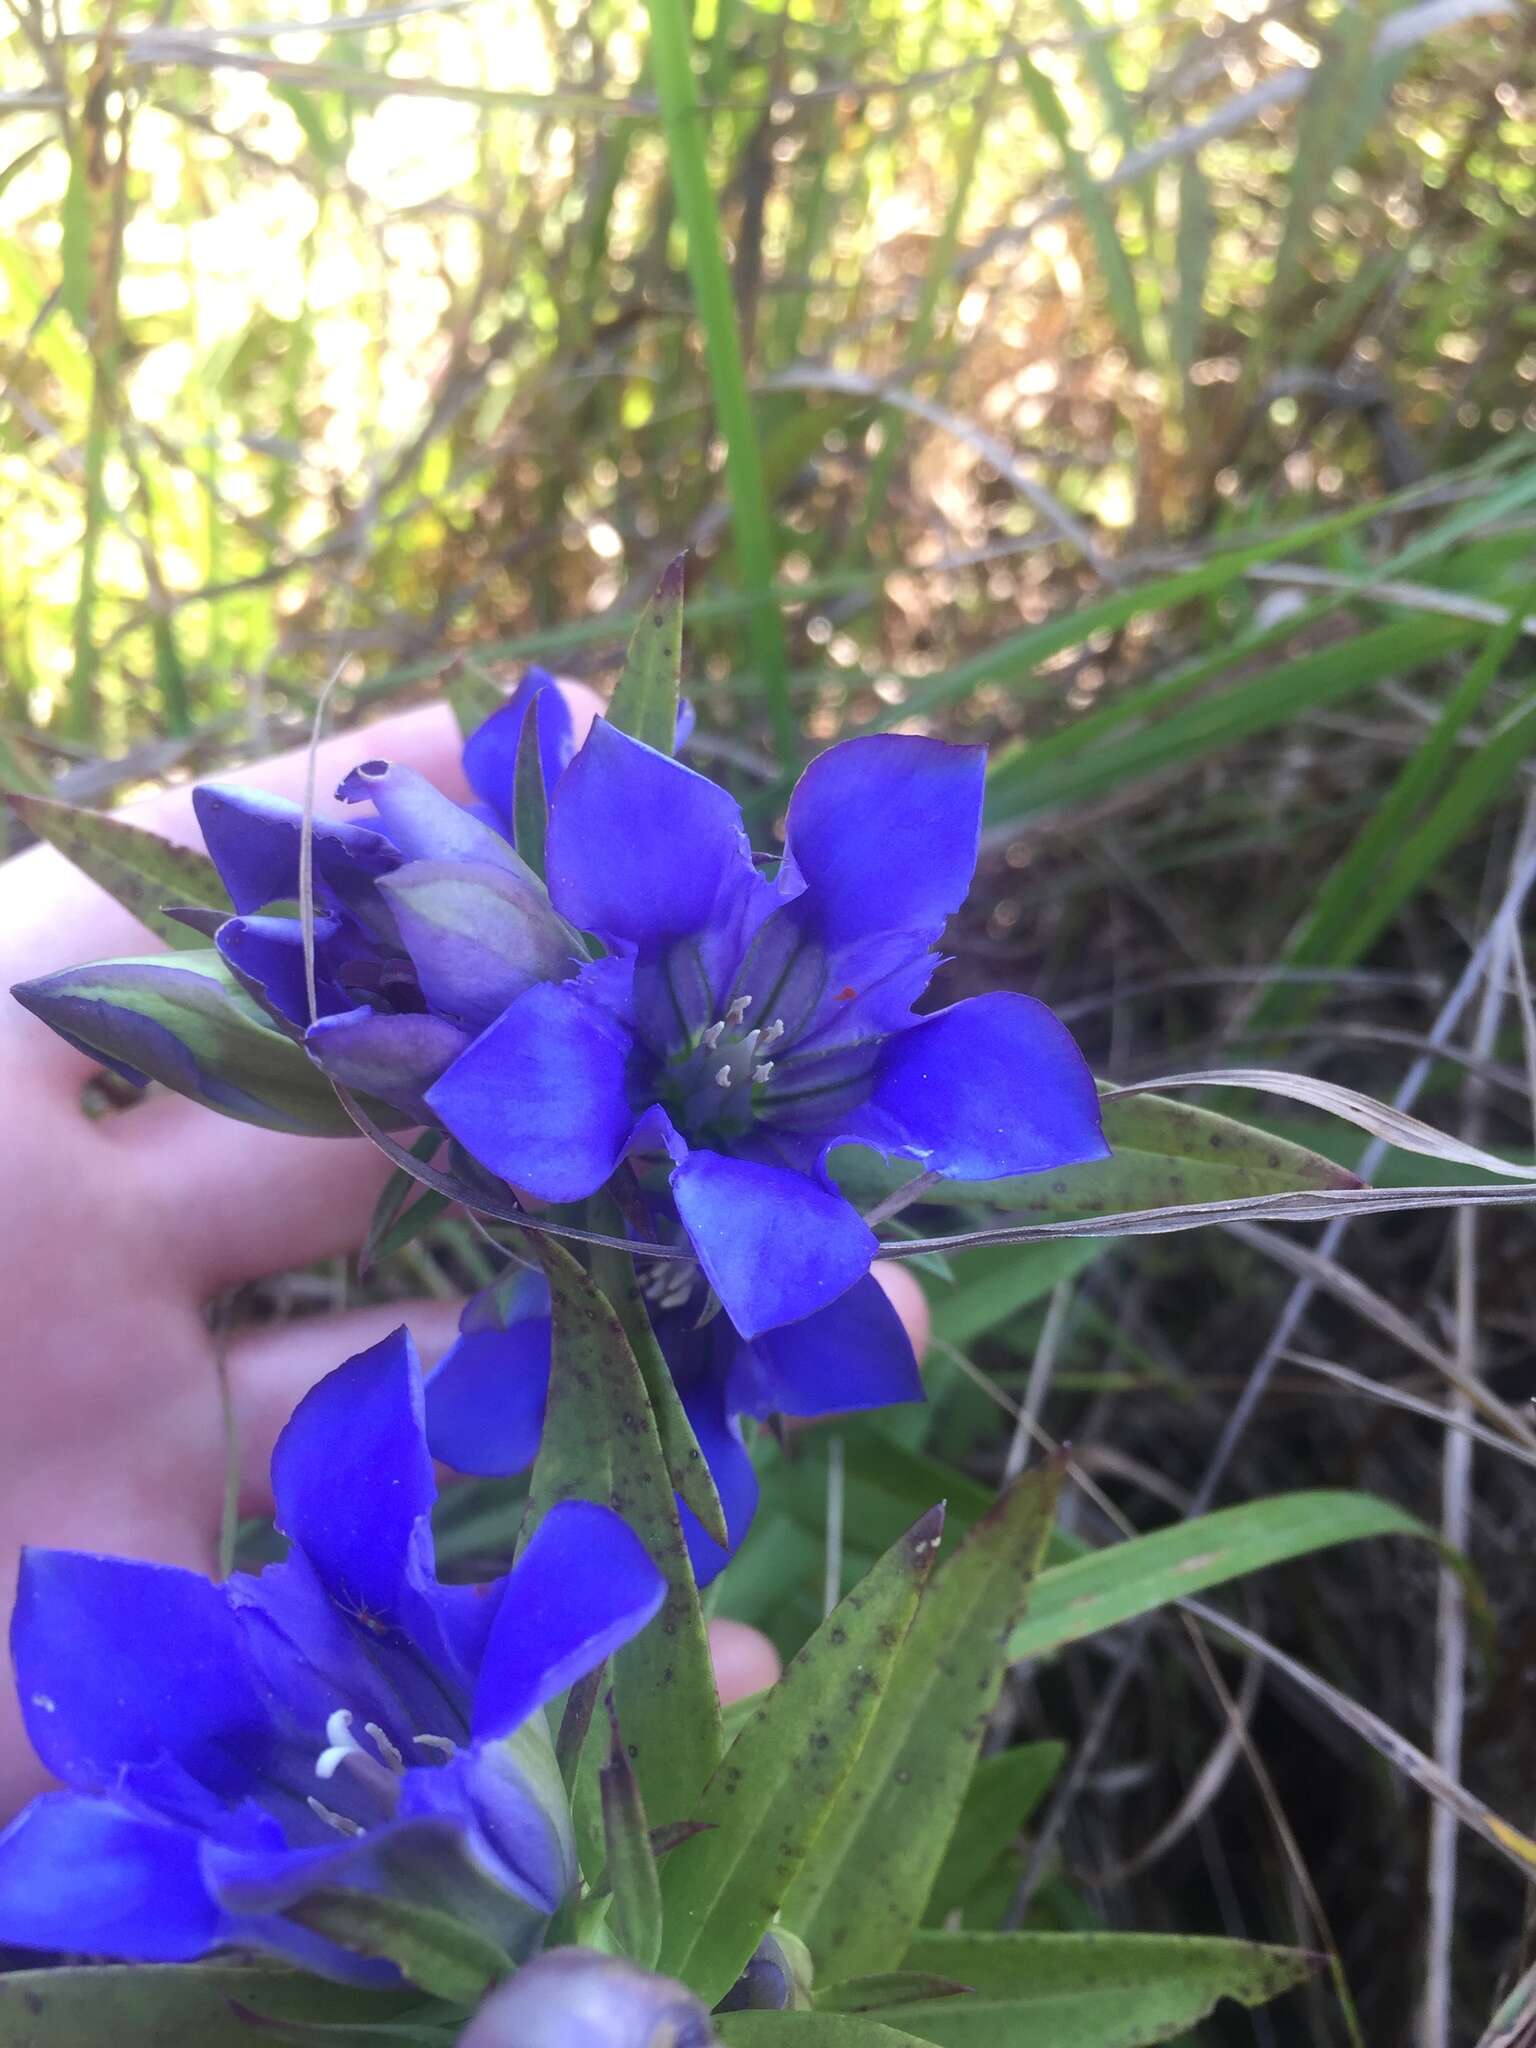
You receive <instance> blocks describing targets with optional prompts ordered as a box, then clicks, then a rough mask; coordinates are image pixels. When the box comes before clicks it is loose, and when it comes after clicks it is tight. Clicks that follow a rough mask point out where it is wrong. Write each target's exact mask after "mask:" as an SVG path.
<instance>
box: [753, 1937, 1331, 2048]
mask: <svg viewBox="0 0 1536 2048" xmlns="http://www.w3.org/2000/svg"><path fill="white" fill-rule="evenodd" d="M1316 1964H1317V1958H1316V1957H1314V1956H1309V1955H1304V1954H1302V1953H1301V1952H1300V1951H1298V1950H1296V1949H1286V1948H1267V1947H1263V1946H1261V1945H1260V1944H1259V1943H1257V1942H1248V1941H1220V1940H1214V1939H1211V1938H1209V1937H1205V1936H1188V1937H1186V1936H1183V1935H1166V1934H920V1935H919V1936H918V1938H917V1939H916V1941H914V1942H913V1944H912V1946H911V1948H910V1949H909V1950H908V1952H907V1967H908V1968H909V1969H913V1970H932V1971H934V1972H935V1973H936V1974H937V1975H939V1976H942V1977H951V1978H955V1979H958V1980H959V1981H960V1982H961V1983H964V1984H969V1985H970V1986H971V1987H972V1992H971V1995H970V1996H969V1997H968V1998H945V1999H940V2000H937V2001H935V2002H933V2003H931V2004H920V2005H902V2006H899V2007H897V2008H896V2009H895V2010H894V2012H893V2014H892V2019H893V2022H894V2024H896V2025H897V2026H901V2027H905V2028H906V2029H907V2030H908V2031H909V2032H911V2033H913V2034H915V2035H917V2036H918V2037H919V2038H920V2039H921V2040H924V2041H932V2042H934V2043H936V2044H937V2048H1042V2044H1043V2043H1047V2042H1048V2043H1049V2044H1050V2048H1150V2044H1151V2043H1153V2042H1157V2041H1168V2040H1171V2039H1173V2038H1174V2037H1175V2036H1177V2035H1181V2034H1183V2033H1184V2032H1185V2031H1186V2030H1187V2029H1188V2028H1190V2027H1192V2026H1194V2025H1195V2024H1196V2022H1197V2021H1199V2020H1201V2019H1203V2018H1204V2017H1205V2015H1206V2014H1207V2013H1208V2012H1209V2011H1210V2010H1211V2008H1212V2007H1213V2006H1214V2005H1215V2004H1216V2003H1217V2002H1218V2000H1220V1999H1223V1998H1233V1999H1236V2000H1237V2002H1238V2003H1239V2004H1240V2005H1262V2004H1263V2003H1264V2002H1265V2001H1266V2000H1267V1999H1271V1998H1277V1997H1278V1996H1279V1995H1280V1993H1281V1992H1282V1991H1289V1990H1290V1989H1291V1988H1292V1986H1293V1985H1296V1984H1300V1983H1303V1982H1304V1981H1305V1980H1306V1978H1307V1977H1308V1976H1309V1975H1310V1974H1311V1972H1312V1970H1313V1969H1315V1967H1316ZM784 2048H792V2044H791V2042H790V2040H789V2038H788V2036H786V2037H785V2041H784Z"/></svg>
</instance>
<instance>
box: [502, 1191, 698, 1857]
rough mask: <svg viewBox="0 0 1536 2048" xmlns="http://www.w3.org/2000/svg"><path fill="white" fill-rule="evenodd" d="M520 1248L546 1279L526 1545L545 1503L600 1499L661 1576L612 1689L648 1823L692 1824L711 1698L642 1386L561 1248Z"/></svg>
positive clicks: (609, 1319) (544, 1240)
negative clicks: (545, 1368)
mask: <svg viewBox="0 0 1536 2048" xmlns="http://www.w3.org/2000/svg"><path fill="white" fill-rule="evenodd" d="M525 1249H526V1251H527V1253H528V1255H529V1256H530V1257H532V1258H535V1259H537V1260H538V1262H539V1264H540V1265H541V1266H542V1267H543V1269H544V1272H545V1274H546V1275H547V1276H548V1279H549V1294H550V1313H551V1318H552V1322H553V1336H552V1349H551V1361H550V1374H549V1402H548V1406H547V1408H546V1410H545V1419H544V1434H543V1437H542V1440H541V1442H540V1445H539V1455H538V1458H537V1461H536V1462H535V1464H534V1468H533V1478H532V1482H531V1484H530V1489H529V1500H528V1518H527V1522H526V1525H525V1540H526V1536H527V1535H531V1534H532V1532H533V1530H534V1529H535V1528H536V1527H537V1525H538V1523H539V1521H540V1520H541V1519H542V1517H543V1516H544V1514H545V1513H546V1512H547V1510H548V1509H550V1508H551V1507H553V1506H554V1504H555V1503H556V1501H561V1500H595V1501H601V1502H603V1503H604V1504H605V1505H606V1506H608V1507H611V1508H613V1509H615V1510H616V1512H617V1513H619V1514H621V1515H622V1516H623V1517H624V1519H625V1521H626V1522H628V1524H629V1525H630V1527H631V1528H632V1529H633V1530H634V1532H635V1534H636V1535H637V1536H638V1537H639V1538H640V1541H641V1542H642V1543H643V1544H644V1545H645V1547H646V1549H647V1550H648V1551H649V1552H650V1554H651V1556H652V1557H653V1558H654V1559H655V1560H656V1562H657V1564H658V1565H659V1566H660V1567H661V1569H662V1571H663V1572H664V1573H665V1574H666V1578H667V1597H666V1600H665V1601H664V1603H663V1605H662V1608H661V1612H660V1613H659V1614H658V1615H657V1617H656V1619H655V1620H654V1621H653V1622H652V1623H651V1625H650V1627H649V1628H647V1629H645V1630H643V1631H642V1632H641V1634H640V1635H638V1636H637V1637H636V1638H635V1640H634V1641H633V1642H632V1643H629V1644H627V1645H626V1647H625V1648H624V1649H622V1650H621V1651H620V1652H619V1654H618V1655H617V1657H615V1659H614V1665H613V1674H614V1675H613V1691H614V1700H615V1703H616V1705H617V1708H618V1715H619V1725H620V1727H621V1728H622V1729H623V1731H624V1740H625V1742H626V1744H627V1745H628V1746H629V1749H630V1752H631V1756H632V1759H633V1762H634V1766H635V1776H636V1778H637V1779H638V1780H639V1785H640V1791H641V1795H642V1797H643V1799H644V1801H645V1810H646V1812H647V1813H648V1814H649V1815H650V1816H651V1818H652V1820H653V1821H654V1822H656V1823H657V1825H659V1826H669V1825H671V1824H672V1823H673V1822H676V1821H685V1820H693V1819H696V1818H697V1817H698V1816H697V1814H696V1812H695V1808H696V1807H697V1804H698V1792H699V1788H700V1786H701V1785H702V1784H703V1783H704V1780H705V1779H706V1778H707V1777H708V1776H709V1773H710V1771H711V1770H712V1769H713V1768H714V1765H715V1762H716V1759H717V1758H718V1757H719V1755H720V1749H721V1735H720V1703H719V1700H718V1698H717V1697H716V1694H715V1681H714V1675H713V1672H712V1671H711V1668H710V1662H709V1645H708V1642H707V1641H706V1639H705V1634H704V1621H703V1616H702V1615H701V1614H700V1611H699V1595H698V1588H697V1587H696V1586H695V1585H694V1582H693V1573H692V1571H691V1569H690V1567H689V1563H688V1551H687V1546H686V1545H685V1543H684V1541H683V1532H682V1526H681V1524H680V1523H679V1521H678V1517H677V1502H676V1499H675V1497H674V1495H673V1491H672V1480H671V1477H670V1475H669V1474H668V1471H667V1466H666V1460H665V1458H664V1457H663V1455H662V1448H661V1439H660V1437H659V1435H658V1434H657V1429H656V1420H655V1417H654V1415H653V1413H652V1411H651V1404H650V1402H649V1400H648V1399H647V1397H646V1391H645V1381H644V1379H643V1378H642V1377H641V1373H640V1368H639V1366H638V1365H637V1364H636V1363H635V1354H634V1352H633V1351H632V1350H631V1349H630V1346H629V1343H628V1341H627V1339H626V1338H625V1335H624V1332H623V1330H622V1328H621V1327H620V1325H619V1319H618V1317H617V1316H616V1315H615V1314H614V1312H613V1309H612V1307H611V1306H610V1304H609V1302H608V1298H607V1296H606V1295H604V1294H603V1293H601V1292H600V1290H599V1289H598V1288H597V1287H595V1286H594V1285H593V1283H592V1281H591V1280H590V1279H589V1278H588V1277H587V1275H586V1274H585V1273H584V1272H583V1271H582V1269H581V1267H580V1266H579V1265H578V1264H577V1263H576V1261H575V1260H574V1259H573V1258H572V1257H571V1255H570V1253H569V1252H567V1251H565V1250H563V1249H562V1248H561V1246H560V1245H558V1244H557V1243H556V1242H555V1241H554V1239H553V1238H551V1237H548V1236H546V1235H545V1234H544V1233H543V1232H533V1231H530V1232H528V1233H526V1237H525Z"/></svg>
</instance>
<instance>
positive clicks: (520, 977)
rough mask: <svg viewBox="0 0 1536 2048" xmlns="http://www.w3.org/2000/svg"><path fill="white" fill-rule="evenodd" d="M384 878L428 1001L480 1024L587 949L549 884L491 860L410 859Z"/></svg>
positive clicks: (559, 973)
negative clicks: (553, 901)
mask: <svg viewBox="0 0 1536 2048" xmlns="http://www.w3.org/2000/svg"><path fill="white" fill-rule="evenodd" d="M379 886H380V888H381V889H382V890H383V893H384V895H385V897H386V899H387V901H388V902H389V905H390V908H391V909H392V910H393V911H394V914H395V924H396V926H397V928H398V930H399V933H400V939H401V942H402V943H403V945H404V946H405V949H406V951H407V952H408V953H409V954H410V956H411V960H412V962H413V963H414V965H415V968H416V974H417V978H418V980H419V981H420V984H421V992H422V994H423V996H425V998H426V1000H427V1005H428V1007H429V1008H430V1009H432V1010H435V1011H437V1012H439V1013H440V1014H442V1015H444V1016H447V1017H452V1018H456V1019H457V1020H458V1021H460V1022H461V1023H464V1024H467V1025H469V1026H470V1027H471V1029H473V1030H479V1029H481V1028H482V1027H483V1026H485V1025H487V1024H489V1023H490V1022H491V1020H492V1018H494V1017H498V1016H500V1014H501V1012H502V1011H503V1010H504V1009H505V1008H506V1007H507V1005H508V1003H510V1002H511V1001H512V999H513V997H514V996H520V995H521V994H522V993H523V991H524V990H525V989H529V988H532V986H533V984H534V983H535V982H536V981H560V980H562V979H563V978H564V977H565V976H566V975H567V974H569V973H570V972H571V969H572V967H573V965H574V963H575V961H576V960H577V959H578V958H580V957H582V947H581V941H580V940H579V939H578V938H577V936H576V934H575V933H574V932H573V931H572V930H571V928H570V926H569V925H568V924H566V922H565V920H564V919H563V918H561V917H558V916H556V914H555V912H554V911H553V910H552V909H551V908H550V904H549V897H548V896H547V895H546V893H545V891H544V888H543V886H542V884H541V883H539V882H538V881H537V880H535V879H533V878H531V877H528V876H524V875H519V874H517V873H515V872H512V871H509V870H508V869H506V868H500V867H493V866H491V865H490V863H489V862H486V861H468V860H417V861H409V862H407V864H406V865H405V866H404V867H403V868H398V869H397V870H396V871H395V873H394V874H392V875H386V876H385V877H384V878H383V880H382V881H381V882H380V884H379Z"/></svg>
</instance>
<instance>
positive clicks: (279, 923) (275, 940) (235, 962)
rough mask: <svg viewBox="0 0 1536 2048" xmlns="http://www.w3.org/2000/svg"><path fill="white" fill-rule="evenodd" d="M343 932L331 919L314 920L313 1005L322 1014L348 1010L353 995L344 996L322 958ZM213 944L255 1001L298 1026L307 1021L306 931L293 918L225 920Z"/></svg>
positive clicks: (354, 998) (238, 918) (233, 918)
mask: <svg viewBox="0 0 1536 2048" xmlns="http://www.w3.org/2000/svg"><path fill="white" fill-rule="evenodd" d="M340 929H341V926H340V921H339V920H338V919H336V918H334V917H325V916H320V917H317V918H316V919H315V1003H316V1008H317V1011H318V1013H319V1014H320V1015H321V1016H322V1017H323V1016H328V1015H331V1014H333V1013H334V1012H336V1011H338V1010H348V1009H350V1008H351V1007H352V1005H353V1003H354V1002H355V1001H356V997H355V996H347V995H345V994H343V992H342V990H341V988H340V987H339V986H338V985H337V984H336V983H335V982H334V981H332V980H331V979H329V978H328V976H327V974H326V967H325V961H324V954H325V952H326V950H327V947H328V944H329V942H330V941H331V940H333V939H334V938H335V937H336V934H337V933H338V931H339V930H340ZM214 944H215V945H216V946H217V947H218V949H219V952H220V953H221V954H222V955H223V957H224V959H225V960H226V961H227V962H228V964H229V969H230V972H231V973H232V974H233V975H234V977H235V979H236V980H237V981H238V982H240V983H241V984H242V986H243V987H244V988H246V989H247V990H248V992H249V993H250V994H252V995H253V996H254V997H255V998H256V1000H257V1001H258V1002H260V1003H263V1004H264V1005H265V1006H266V1007H267V1008H268V1009H270V1010H274V1011H276V1012H277V1014H278V1016H279V1017H282V1018H285V1019H286V1020H287V1022H288V1023H290V1024H297V1025H299V1026H300V1027H301V1028H302V1027H303V1026H305V1025H307V1024H308V1023H309V988H308V984H307V982H306V980H305V976H304V933H303V928H302V926H301V925H300V924H299V923H298V920H297V919H296V918H291V917H227V918H225V920H224V922H223V924H221V925H220V926H219V929H218V931H217V932H216V933H215V935H214Z"/></svg>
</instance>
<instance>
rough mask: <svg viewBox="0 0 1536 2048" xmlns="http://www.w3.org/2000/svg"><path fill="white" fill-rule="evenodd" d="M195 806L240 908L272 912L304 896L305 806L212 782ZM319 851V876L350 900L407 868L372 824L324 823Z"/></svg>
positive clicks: (317, 829)
mask: <svg viewBox="0 0 1536 2048" xmlns="http://www.w3.org/2000/svg"><path fill="white" fill-rule="evenodd" d="M192 808H193V810H194V811H195V812H196V814H197V822H198V824H199V826H200V827H201V828H202V834H203V841H204V843H205V845H206V846H207V848H208V853H209V857H210V858H211V859H212V861H213V864H214V866H215V867H216V868H217V869H218V871H219V877H220V880H221V881H222V882H223V884H224V886H225V888H226V889H227V890H228V891H229V900H230V902H231V903H233V904H234V906H235V908H236V910H238V911H242V912H247V911H252V910H264V909H265V908H266V906H267V905H268V904H269V903H282V902H288V901H291V900H293V899H294V898H296V897H297V895H298V893H299V849H300V842H301V840H302V837H303V831H304V810H303V806H302V805H300V804H295V803H290V802H289V801H288V799H287V798H286V797H280V796H268V795H267V793H266V792H265V791H264V790H259V789H235V788H231V787H228V786H225V785H221V784H216V783H204V784H202V785H201V786H200V787H199V788H197V789H194V790H193V792H192ZM312 845H313V858H314V870H315V874H316V877H317V878H318V879H320V880H322V881H324V882H326V883H327V884H328V885H330V886H332V887H334V888H335V889H336V890H337V893H338V895H341V896H343V897H348V896H350V895H351V894H352V893H354V891H355V890H356V889H359V888H361V887H363V886H365V885H366V882H367V880H368V879H369V878H371V877H375V876H378V875H384V874H388V872H389V870H390V869H391V868H392V867H395V866H396V865H398V862H399V855H398V854H397V853H396V852H395V850H394V848H393V847H392V846H391V845H390V843H389V841H388V840H387V839H385V838H384V837H383V835H382V834H381V833H378V832H374V831H372V830H370V829H369V828H368V827H367V826H366V825H347V824H333V823H332V822H330V821H329V820H328V819H321V818H317V819H316V820H315V823H314V834H313V841H312Z"/></svg>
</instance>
